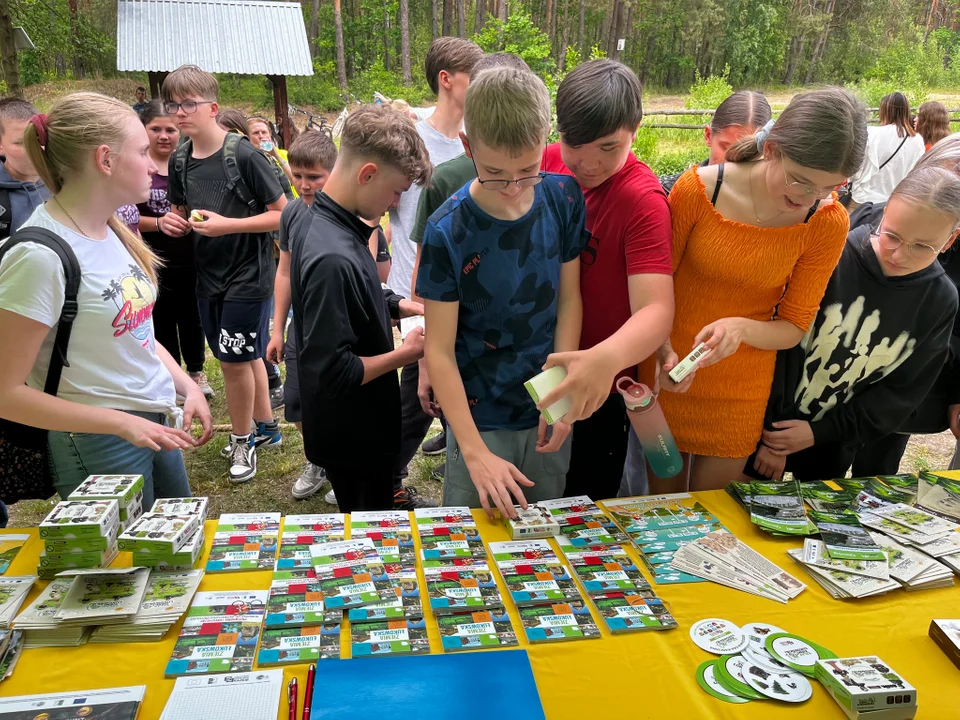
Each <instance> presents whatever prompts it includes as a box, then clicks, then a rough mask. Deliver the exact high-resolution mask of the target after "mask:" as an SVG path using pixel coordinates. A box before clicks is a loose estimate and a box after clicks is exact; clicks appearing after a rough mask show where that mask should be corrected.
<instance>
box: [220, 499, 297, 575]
mask: <svg viewBox="0 0 960 720" xmlns="http://www.w3.org/2000/svg"><path fill="white" fill-rule="evenodd" d="M279 534H280V513H227V514H224V515H221V516H220V520H219V521H217V529H216V532H215V534H214V536H213V546H212V547H211V548H210V556H209V557H208V558H207V572H236V571H238V570H272V569H273V568H274V563H275V562H276V559H277V539H278V536H279Z"/></svg>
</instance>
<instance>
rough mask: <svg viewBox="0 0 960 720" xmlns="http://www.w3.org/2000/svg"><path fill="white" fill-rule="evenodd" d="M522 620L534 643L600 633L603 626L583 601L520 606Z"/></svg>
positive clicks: (594, 635) (529, 637)
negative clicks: (594, 618) (597, 621)
mask: <svg viewBox="0 0 960 720" xmlns="http://www.w3.org/2000/svg"><path fill="white" fill-rule="evenodd" d="M519 613H520V622H521V623H522V625H523V630H524V632H525V633H526V635H527V640H528V641H529V642H531V643H538V642H556V641H559V640H584V639H588V638H598V637H600V630H599V628H597V624H596V623H595V622H594V620H593V616H592V615H590V611H589V610H588V609H587V608H586V606H585V605H584V604H583V603H582V602H579V601H578V602H571V603H556V604H553V605H533V606H531V607H523V608H519Z"/></svg>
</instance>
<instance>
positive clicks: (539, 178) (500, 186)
mask: <svg viewBox="0 0 960 720" xmlns="http://www.w3.org/2000/svg"><path fill="white" fill-rule="evenodd" d="M470 159H471V160H472V161H473V169H474V170H476V172H477V182H478V183H480V187H482V188H483V189H484V190H492V191H496V190H506V189H507V188H508V187H510V186H511V185H516V186H517V187H519V188H528V187H533V186H534V185H539V184H540V183H542V182H543V179H544V178H545V177H546V176H547V174H546V173H545V172H539V173H537V174H536V175H531V176H530V177H522V178H517V179H516V180H481V179H480V170H478V169H477V161H476V160H474V159H473V158H470Z"/></svg>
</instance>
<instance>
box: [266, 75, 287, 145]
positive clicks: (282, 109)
mask: <svg viewBox="0 0 960 720" xmlns="http://www.w3.org/2000/svg"><path fill="white" fill-rule="evenodd" d="M267 78H269V80H270V83H271V84H272V85H273V112H274V115H275V116H276V122H277V129H278V130H279V131H280V137H282V138H283V147H284V149H285V150H289V149H290V118H289V112H288V109H287V76H286V75H267Z"/></svg>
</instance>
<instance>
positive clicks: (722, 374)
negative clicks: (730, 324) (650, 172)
mask: <svg viewBox="0 0 960 720" xmlns="http://www.w3.org/2000/svg"><path fill="white" fill-rule="evenodd" d="M721 192H722V190H721ZM670 212H671V214H672V216H673V272H674V275H673V283H674V295H675V299H676V314H675V317H674V321H673V332H672V333H671V335H670V340H671V344H672V345H673V348H674V350H676V352H677V354H678V355H679V356H680V357H681V358H682V357H683V356H684V355H685V354H687V353H689V352H690V351H691V350H692V349H693V339H694V338H695V337H696V336H697V334H698V333H699V332H700V331H701V330H702V329H703V327H704V326H705V325H709V324H710V323H712V322H714V321H716V320H719V319H721V318H725V317H745V318H749V319H751V320H760V321H766V320H770V319H772V318H773V316H774V314H775V313H776V315H777V318H778V319H780V320H787V321H789V322H792V323H793V324H794V325H796V326H797V327H799V328H800V329H802V330H803V331H804V332H806V330H807V329H808V328H809V326H810V323H811V322H813V319H814V317H815V316H816V313H817V310H818V309H819V307H820V300H822V299H823V293H824V290H825V289H826V286H827V281H828V280H829V279H830V275H831V273H832V272H833V269H834V267H836V264H837V262H838V260H839V259H840V254H841V253H842V252H843V246H844V242H845V240H846V236H847V231H848V229H849V224H850V221H849V218H848V216H847V211H846V210H845V209H844V208H843V207H842V206H841V205H840V204H839V203H837V202H834V203H831V204H829V205H826V206H824V207H822V208H820V209H819V210H817V211H816V212H815V213H814V214H813V216H812V217H811V218H810V219H809V221H807V222H806V223H801V224H798V225H791V226H788V227H782V228H759V227H754V226H752V225H744V224H743V223H739V222H735V221H732V220H727V219H725V218H724V217H723V216H722V215H721V214H720V213H719V212H717V209H716V208H715V207H714V206H713V205H712V204H711V203H710V200H709V199H708V197H707V195H706V190H705V188H704V186H703V182H702V181H701V180H700V176H699V174H698V173H697V169H696V168H692V169H690V170H688V171H687V172H686V173H684V175H683V176H682V177H681V178H680V179H679V180H677V183H676V185H674V186H673V190H672V191H671V193H670ZM776 357H777V353H776V351H775V350H758V349H756V348H754V347H750V346H748V345H745V344H744V345H741V346H740V348H739V349H738V350H737V352H735V353H734V354H733V355H731V356H730V357H728V358H725V359H724V360H722V361H720V362H719V363H717V364H716V365H711V366H709V367H706V368H702V369H700V370H698V371H697V376H696V378H695V379H694V381H693V384H692V385H691V386H690V389H689V390H688V391H687V392H686V393H672V392H661V393H660V395H659V402H660V404H661V406H662V407H663V412H664V414H665V415H666V418H667V422H668V423H669V425H670V429H671V430H672V431H673V435H674V438H675V439H676V441H677V447H678V448H679V449H680V450H681V452H690V453H694V454H697V455H709V456H714V457H729V458H739V457H747V456H748V455H750V454H751V453H752V452H753V451H754V450H755V449H756V446H757V442H758V441H759V440H760V435H761V433H762V431H763V417H764V413H765V410H766V407H767V399H768V397H769V395H770V385H771V383H772V381H773V369H774V365H775V364H776Z"/></svg>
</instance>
